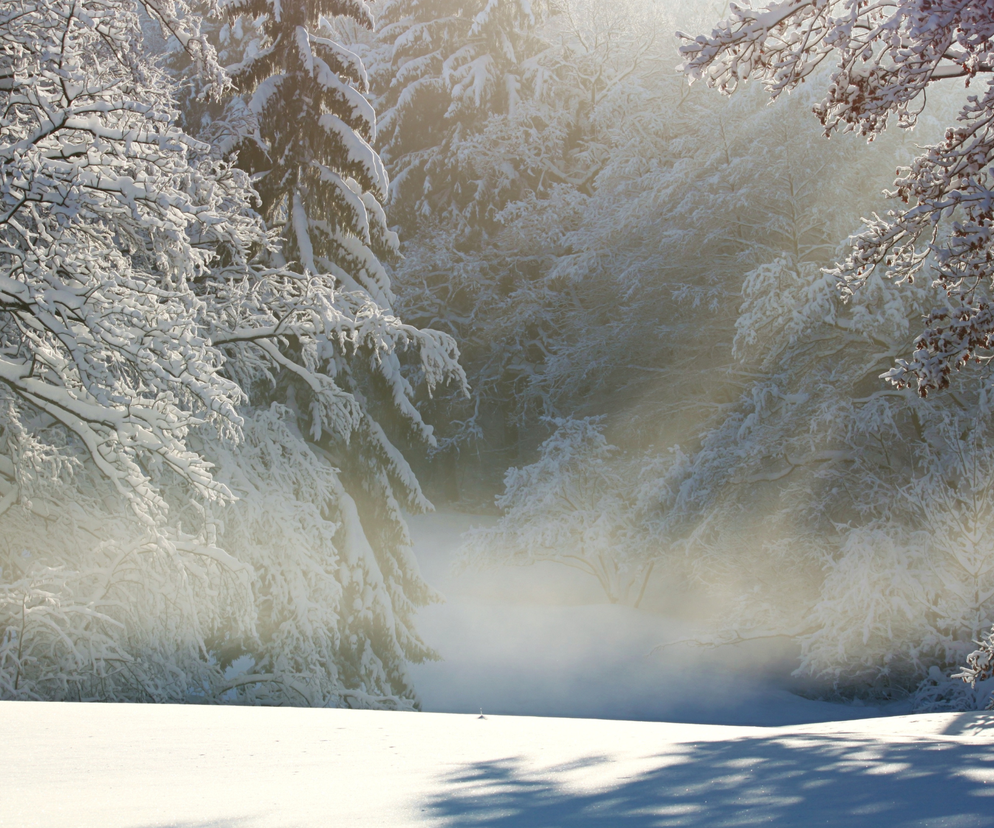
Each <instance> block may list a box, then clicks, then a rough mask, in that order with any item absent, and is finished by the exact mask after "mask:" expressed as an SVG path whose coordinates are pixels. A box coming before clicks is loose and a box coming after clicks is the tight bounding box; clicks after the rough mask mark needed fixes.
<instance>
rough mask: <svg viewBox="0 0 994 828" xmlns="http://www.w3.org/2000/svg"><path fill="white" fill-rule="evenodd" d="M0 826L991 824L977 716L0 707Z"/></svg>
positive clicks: (988, 776) (987, 752) (985, 740)
mask: <svg viewBox="0 0 994 828" xmlns="http://www.w3.org/2000/svg"><path fill="white" fill-rule="evenodd" d="M0 729H2V732H3V748H4V757H5V769H4V774H3V781H2V782H0V825H2V826H4V828H49V826H66V828H167V827H168V828H180V827H181V826H182V828H208V827H210V828H234V826H239V828H256V826H258V828H284V827H285V828H291V827H292V828H328V826H336V827H338V826H341V827H342V828H345V827H346V826H371V827H372V826H390V827H391V828H397V827H401V826H464V825H479V826H508V828H511V827H512V826H513V828H529V826H535V828H539V826H541V828H548V826H560V825H562V826H566V825H569V826H604V828H617V827H618V826H622V827H623V828H642V827H643V826H645V828H648V827H649V826H700V828H719V826H746V825H755V824H772V825H777V826H785V827H786V826H804V828H810V826H823V825H824V826H846V827H847V828H863V826H865V827H866V828H880V826H888V828H898V826H920V828H926V827H927V828H937V827H938V826H948V827H949V828H974V826H976V827H977V828H979V827H980V826H990V825H994V751H992V750H991V741H992V738H994V717H992V716H991V715H989V714H983V713H970V714H932V715H928V716H917V717H891V718H887V719H868V720H863V721H859V722H849V723H844V724H840V723H835V724H818V725H805V726H795V727H790V728H782V729H762V728H742V727H727V726H708V725H686V724H682V725H681V724H666V723H661V722H648V723H646V722H625V721H606V720H590V719H586V720H577V719H572V720H571V719H556V718H525V717H494V716H488V717H487V718H486V719H484V720H480V719H478V718H476V717H475V716H473V715H455V714H433V713H421V714H418V713H391V712H380V711H357V710H305V709H287V708H224V707H221V708H218V707H197V706H185V707H184V706H151V705H149V706H141V705H98V704H89V705H80V704H68V703H64V704H57V703H47V704H46V703H39V702H2V703H0Z"/></svg>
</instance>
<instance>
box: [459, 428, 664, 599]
mask: <svg viewBox="0 0 994 828" xmlns="http://www.w3.org/2000/svg"><path fill="white" fill-rule="evenodd" d="M552 425H553V426H554V427H555V432H554V433H553V434H552V436H550V437H549V439H548V440H546V441H545V442H544V443H543V444H542V447H541V450H540V455H539V459H538V460H537V461H536V462H535V463H533V464H531V465H529V466H525V467H523V468H512V469H509V470H508V472H507V474H506V476H505V478H504V483H505V490H504V493H503V494H502V495H500V496H499V497H498V498H497V506H498V507H499V508H500V509H501V511H502V513H503V514H502V516H501V518H500V520H499V521H498V523H497V525H496V526H494V527H493V528H489V529H478V530H476V531H475V532H473V533H472V534H471V535H470V536H469V540H468V542H467V544H466V546H465V547H464V550H463V556H464V557H463V560H464V562H465V564H466V565H469V566H479V567H487V566H501V565H504V566H507V565H515V566H527V565H528V564H533V563H535V562H537V561H555V562H558V563H563V564H566V565H567V566H571V567H574V568H576V569H579V570H581V571H582V572H586V573H587V574H589V575H592V576H593V577H594V578H596V579H597V580H598V582H599V583H600V585H601V587H602V588H603V589H604V594H605V595H606V596H607V598H608V600H609V601H610V602H611V603H612V604H617V603H620V604H627V605H629V606H634V607H638V606H639V604H640V603H641V601H642V597H643V596H644V595H645V588H646V585H647V583H648V580H649V577H650V576H651V575H652V570H653V567H654V566H655V564H656V562H657V559H658V557H659V555H658V548H656V549H657V551H656V552H655V553H654V545H653V541H652V538H651V536H649V535H648V534H647V533H646V532H645V525H646V524H645V520H644V516H643V515H640V514H639V509H640V506H641V505H642V504H640V502H639V497H638V488H637V486H632V485H625V482H629V483H630V480H629V481H625V480H624V478H625V477H626V476H627V475H630V474H631V473H632V472H633V471H634V472H635V473H636V474H638V461H632V460H631V459H628V458H622V457H621V456H620V452H619V450H618V449H617V447H616V446H612V445H609V444H608V442H607V440H606V439H605V438H604V435H603V423H602V422H599V421H598V420H596V419H590V418H587V419H583V420H555V421H553V422H552ZM640 459H641V458H640ZM626 473H627V475H626Z"/></svg>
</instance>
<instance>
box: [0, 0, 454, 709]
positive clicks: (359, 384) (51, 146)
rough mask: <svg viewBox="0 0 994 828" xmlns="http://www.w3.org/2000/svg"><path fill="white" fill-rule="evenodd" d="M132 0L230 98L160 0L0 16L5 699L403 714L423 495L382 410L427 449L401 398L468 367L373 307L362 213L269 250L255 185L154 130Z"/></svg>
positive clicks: (31, 8) (213, 155)
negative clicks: (411, 530) (409, 521)
mask: <svg viewBox="0 0 994 828" xmlns="http://www.w3.org/2000/svg"><path fill="white" fill-rule="evenodd" d="M142 9H144V12H145V13H147V14H149V15H151V16H152V17H153V18H155V17H158V18H159V19H160V22H161V23H162V24H164V26H165V30H166V32H167V33H170V34H172V35H176V37H177V38H178V39H179V40H180V43H181V44H182V45H183V46H184V48H185V49H186V50H187V53H188V54H190V55H191V57H192V58H193V59H194V61H195V62H196V63H197V65H198V69H199V71H200V72H201V73H202V75H204V76H206V78H207V81H208V83H209V84H214V85H215V87H217V86H219V85H220V86H223V84H224V77H225V76H224V73H223V72H221V71H220V70H219V69H218V68H217V63H216V61H215V60H214V59H213V53H212V51H211V49H210V47H209V46H208V45H207V44H206V42H205V41H204V40H203V38H201V37H200V35H199V34H198V33H197V31H196V30H195V29H194V28H192V23H193V21H195V20H196V18H195V16H194V15H192V14H191V13H190V12H189V9H188V8H187V7H186V6H183V5H182V4H176V3H158V2H148V3H145V4H143V5H142V6H139V4H138V3H136V2H131V0H76V2H69V0H66V2H64V3H62V2H55V3H50V2H45V3H37V2H30V0H22V1H21V0H19V2H18V3H17V4H15V5H12V6H10V7H5V8H4V10H3V13H2V15H0V54H2V61H3V62H2V67H3V70H2V72H0V74H3V83H2V86H0V97H2V98H3V101H4V108H3V113H4V114H3V119H2V120H0V196H2V198H3V211H4V213H3V221H2V224H0V233H2V234H3V235H2V245H3V246H2V248H0V266H2V268H3V269H2V271H0V279H2V280H4V281H3V282H2V283H0V299H2V301H0V326H2V327H0V354H2V356H0V365H3V364H6V366H7V368H6V369H4V370H5V374H6V376H5V377H4V383H3V386H2V389H3V390H2V392H0V441H2V443H0V446H2V453H0V498H2V501H0V522H2V527H3V533H2V536H3V540H4V545H3V548H2V549H0V555H2V560H0V566H2V576H0V582H2V589H0V607H2V609H0V612H2V622H0V626H2V629H3V633H2V634H0V671H2V676H0V692H2V693H3V694H4V695H6V696H14V697H27V698H102V699H132V700H156V701H161V700H182V699H185V698H188V697H191V696H192V697H201V698H208V699H218V698H235V699H239V698H240V699H244V700H255V701H259V702H265V703H294V704H299V703H308V704H342V705H353V706H370V705H375V706H384V705H386V706H403V707H410V706H413V705H415V704H416V696H415V695H414V692H413V689H412V688H411V686H410V682H409V680H408V678H407V674H406V669H405V661H406V660H407V659H414V660H417V659H420V658H424V657H425V656H427V655H429V654H430V651H429V650H428V649H427V648H426V647H425V645H424V644H423V643H422V642H421V641H420V639H419V638H418V637H417V634H416V633H415V632H414V631H413V628H412V626H411V617H412V615H413V611H414V607H415V606H417V605H419V604H421V603H424V602H426V601H428V600H431V598H432V597H433V594H432V593H431V591H430V589H429V588H428V587H427V586H426V585H425V584H424V583H423V582H422V581H421V579H420V576H419V575H418V574H417V567H416V563H415V562H414V560H413V556H412V555H411V551H410V539H409V537H408V536H407V533H406V529H405V527H404V524H403V522H402V519H401V517H400V508H401V504H404V505H407V506H408V508H419V507H426V506H427V504H426V502H425V501H424V499H423V497H422V496H421V494H420V490H419V489H418V486H417V482H416V480H414V478H413V476H412V475H411V473H410V470H409V468H408V467H407V464H406V463H405V461H404V460H403V457H402V456H401V455H400V454H399V452H397V451H396V449H394V447H393V446H392V444H391V443H390V441H389V440H388V439H387V437H386V434H385V432H384V430H383V428H382V427H381V426H380V424H379V422H378V421H377V419H376V418H375V415H376V413H377V412H378V411H381V410H383V409H384V408H386V407H389V408H391V409H393V410H399V411H400V412H401V416H402V417H403V418H404V420H405V421H406V422H408V423H411V424H413V428H414V429H415V430H418V431H420V433H421V434H422V435H424V436H430V429H429V428H428V426H426V425H425V424H424V422H423V421H422V420H421V418H420V415H419V414H418V412H417V410H416V409H415V408H414V405H413V399H414V396H415V394H416V393H417V389H418V388H425V387H427V388H429V389H430V388H431V387H432V386H433V385H434V384H436V383H444V382H447V381H449V380H454V381H455V382H456V383H459V382H460V381H461V377H462V374H461V371H460V369H459V368H458V365H457V364H456V362H455V356H454V345H453V343H452V342H451V340H450V339H449V338H447V337H445V336H443V335H439V334H435V333H433V332H431V331H427V332H426V331H419V330H417V329H415V328H413V327H411V326H408V325H405V324H404V323H403V322H401V321H400V320H399V319H397V318H396V316H394V315H393V314H392V313H391V312H390V308H389V306H388V305H386V304H384V303H383V300H384V298H388V296H389V285H388V283H386V282H385V280H384V275H383V271H382V268H380V267H379V266H378V263H377V262H376V260H375V257H374V256H373V255H372V253H371V252H370V251H369V246H370V245H374V244H375V243H376V241H375V240H376V239H379V238H380V236H377V235H376V233H377V232H378V231H377V230H374V229H368V230H367V232H366V234H365V235H362V233H361V230H362V225H361V222H359V221H358V220H356V221H355V222H353V223H352V224H348V223H347V222H345V223H343V222H341V221H338V219H339V217H338V215H337V214H336V213H329V214H328V215H327V216H325V217H324V218H323V219H322V220H315V221H314V222H312V223H308V222H306V221H304V220H303V219H302V218H301V220H300V221H298V222H297V226H298V227H299V228H302V230H300V232H297V235H295V236H292V238H294V239H295V243H296V244H297V245H298V247H299V246H300V245H301V239H305V237H306V238H311V239H312V240H313V239H315V238H316V239H317V240H318V241H316V242H314V241H312V248H311V249H312V250H314V251H316V252H314V255H313V256H312V261H309V262H308V263H306V266H305V268H301V269H298V268H294V267H289V266H287V265H286V263H285V262H286V259H287V258H292V256H285V255H283V253H282V252H281V250H280V247H279V245H278V242H279V241H280V239H279V238H278V237H275V236H273V235H272V234H271V233H270V231H268V230H267V229H266V227H265V225H264V224H263V222H262V221H261V219H260V217H259V215H258V214H257V213H256V212H255V211H254V209H253V205H254V204H255V202H256V194H255V193H254V191H253V190H252V188H251V187H250V185H249V180H248V177H247V176H246V175H245V174H244V173H242V172H241V171H239V170H237V169H235V168H233V167H231V166H230V165H229V164H227V163H226V162H225V161H224V160H222V156H223V154H224V149H225V148H224V147H220V148H217V149H215V150H212V148H211V147H209V146H207V145H206V144H203V143H200V142H198V141H196V140H194V139H192V138H190V137H189V136H187V135H186V134H184V133H183V132H182V131H181V130H180V129H179V128H178V127H177V126H176V121H177V115H178V113H177V112H176V110H175V107H174V103H173V98H172V95H173V93H174V86H173V84H172V82H171V81H170V79H169V78H168V76H166V75H164V74H163V73H162V72H160V71H159V70H158V69H157V68H156V67H155V65H154V63H152V62H151V61H150V59H149V57H148V55H147V53H146V51H145V42H144V40H143V36H142V35H143V31H142V27H143V23H144V22H147V21H146V20H143V18H142V13H141V10H142ZM295 42H297V43H298V45H301V44H304V45H306V42H309V41H302V40H300V39H299V38H298V39H297V40H296V41H295ZM328 48H329V49H330V50H331V52H332V53H335V52H334V49H332V48H331V47H328ZM335 54H337V53H335ZM319 68H320V66H319ZM356 71H359V70H358V69H356ZM343 94H345V95H346V96H347V93H343ZM356 94H358V93H356ZM349 100H352V98H350V99H349ZM356 106H358V107H359V108H360V109H362V110H363V112H365V111H366V110H365V109H364V108H363V107H362V105H361V104H359V103H356ZM329 117H330V118H334V117H337V116H329ZM327 124H328V125H330V126H329V129H331V132H332V133H334V132H335V124H334V121H332V120H328V121H327ZM261 134H262V133H261V132H260V135H261ZM341 134H342V135H343V136H345V137H344V138H342V139H341V140H342V141H343V142H344V143H346V144H348V147H347V149H349V150H350V151H351V150H354V151H355V153H358V155H357V156H356V158H353V161H354V162H355V165H358V166H362V165H363V164H366V165H368V166H369V169H373V170H375V169H376V168H377V166H376V165H377V162H376V157H375V153H373V152H372V151H371V150H369V149H368V146H367V145H365V144H363V143H362V142H361V141H360V140H359V139H356V140H355V141H350V140H349V135H350V133H349V132H348V130H344V131H342V133H341ZM353 137H354V136H353ZM363 147H366V149H365V150H363V149H362V148H363ZM349 157H351V156H349ZM356 159H357V160H356ZM358 166H357V168H356V170H355V174H356V175H359V176H360V178H361V177H362V174H363V172H362V171H361V170H359V169H358ZM364 170H365V172H366V173H368V170H366V169H365V168H364ZM329 175H330V172H329ZM304 178H306V176H301V179H304ZM290 180H291V183H293V182H294V181H296V180H297V179H293V177H292V176H290ZM338 183H339V184H340V185H341V186H339V190H340V191H342V192H344V191H346V190H347V191H349V192H352V193H353V194H354V195H355V198H353V199H352V200H351V201H348V199H349V197H348V196H347V195H342V198H343V199H345V200H346V201H348V203H349V204H350V205H351V207H352V209H353V212H352V213H347V212H346V214H345V215H346V217H347V219H348V220H349V221H351V218H349V217H350V216H351V217H354V216H366V217H367V221H368V222H369V224H370V225H375V226H376V227H382V226H383V222H382V211H381V210H380V211H379V212H377V211H378V210H379V205H378V204H377V203H376V202H375V199H370V198H369V197H368V194H366V193H364V192H358V193H357V191H356V190H353V189H350V186H352V185H356V186H358V185H357V184H356V181H355V180H354V179H346V178H344V177H342V176H340V181H339V182H338ZM331 185H332V186H338V185H336V184H335V182H334V181H332V182H331ZM384 186H385V184H384ZM343 188H344V189H343ZM360 189H361V188H360ZM367 201H368V202H369V204H368V206H367ZM282 204H283V207H282V209H283V210H284V213H283V215H284V218H285V217H286V215H290V216H291V222H290V223H291V224H293V222H292V217H293V215H294V214H293V201H292V198H291V199H284V200H283V202H282ZM269 207H270V208H271V210H272V213H271V215H272V216H273V217H275V218H278V217H279V215H280V209H281V208H280V207H279V206H276V207H273V205H269ZM369 216H373V218H372V219H369V218H368V217H369ZM297 217H298V218H300V214H299V212H298V214H297ZM377 221H379V222H380V224H376V222H377ZM336 222H338V223H336ZM276 223H277V225H279V222H278V221H277V222H276ZM312 225H313V226H316V227H317V230H316V231H313V226H312ZM283 226H285V224H284V225H283ZM308 227H311V230H312V231H313V232H311V233H310V235H309V236H306V235H305V233H304V232H303V230H307V228H308ZM342 227H344V228H345V229H344V230H343V229H342ZM357 230H358V231H360V235H361V238H357V237H356V236H355V232H356V231H357ZM295 232H296V231H295ZM350 233H352V234H353V235H350ZM322 234H323V235H322ZM384 235H385V234H384ZM322 244H323V245H324V246H323V247H322ZM336 245H337V247H336ZM305 247H306V246H305ZM342 250H345V251H346V253H347V255H346V253H342ZM335 256H338V257H339V258H338V261H339V262H346V263H351V264H352V265H355V267H354V268H353V270H352V271H351V272H350V273H346V272H345V271H344V270H342V265H341V264H339V265H334V264H333V263H331V261H330V260H331V259H332V258H333V257H335ZM350 256H351V258H350ZM318 262H321V263H322V265H323V266H324V267H325V268H326V269H325V270H323V271H317V270H313V269H311V268H312V267H313V266H314V265H315V264H317V263H318ZM356 262H359V264H356ZM360 265H361V266H360ZM332 267H337V268H338V270H337V271H336V273H338V274H339V275H335V274H330V273H329V272H328V270H329V269H331V268H332ZM363 268H365V269H363ZM277 400H282V404H281V403H280V402H278V401H277ZM377 406H380V407H379V408H378V407H377ZM301 425H303V426H304V427H305V429H307V430H308V432H309V434H310V439H309V440H307V439H305V438H304V437H303V434H302V432H301ZM322 437H323V438H324V439H322ZM343 481H344V482H343ZM395 493H396V496H395ZM232 498H234V500H233V502H232ZM398 498H399V499H398ZM280 530H282V531H280ZM371 542H372V544H376V546H377V548H376V550H374V548H373V545H371ZM241 655H250V656H251V657H252V659H253V660H254V664H253V666H252V672H251V674H250V675H249V676H244V675H242V676H230V675H226V669H227V668H228V667H229V666H230V663H231V662H232V661H234V660H236V659H237V658H238V657H239V656H241Z"/></svg>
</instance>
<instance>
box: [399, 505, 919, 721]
mask: <svg viewBox="0 0 994 828" xmlns="http://www.w3.org/2000/svg"><path fill="white" fill-rule="evenodd" d="M487 520H492V519H488V518H484V517H479V516H473V515H463V514H454V513H444V512H441V513H436V514H430V515H422V516H417V517H413V518H410V524H411V531H412V534H413V536H414V541H415V553H416V554H417V557H418V562H419V564H420V565H421V570H422V573H423V574H424V576H425V577H426V579H427V580H428V581H429V583H431V584H432V585H433V586H435V587H436V588H438V589H440V590H441V592H442V593H443V594H444V595H445V598H446V600H445V603H442V604H437V605H433V606H431V607H427V608H425V609H423V610H422V611H421V612H420V613H419V615H418V617H417V621H416V623H417V626H418V630H419V631H420V632H421V633H422V635H423V636H424V638H425V640H426V641H427V642H428V643H429V644H431V645H432V646H433V647H435V648H436V649H437V650H438V651H439V654H440V655H441V656H442V659H443V660H442V661H439V662H433V663H428V664H423V665H418V666H415V667H414V668H413V669H412V673H413V677H414V684H415V687H416V688H417V689H418V692H419V693H420V695H421V698H422V701H423V704H424V709H425V710H428V711H434V712H440V713H470V712H479V710H480V708H482V709H483V711H484V712H485V713H486V712H492V713H500V714H509V715H525V716H565V717H585V718H608V719H639V720H649V721H670V722H673V721H682V722H699V723H708V724H735V725H786V724H801V723H805V722H819V721H831V720H839V719H851V718H860V717H865V716H873V715H879V712H878V711H877V710H876V709H874V708H867V707H853V706H850V705H840V704H829V703H826V702H819V701H812V700H809V699H804V698H801V697H799V696H797V695H795V694H793V693H791V692H789V690H788V689H787V688H789V687H791V686H793V683H792V681H791V680H790V675H789V674H790V670H791V668H792V666H793V665H792V663H791V661H790V660H789V658H788V656H789V655H790V650H789V648H788V647H787V645H786V644H785V643H784V642H780V643H779V644H770V643H760V642H755V643H752V644H750V645H749V646H738V647H723V648H721V649H719V650H710V651H708V650H703V649H702V648H699V647H693V646H686V645H682V646H675V647H668V648H665V649H662V650H657V651H656V652H653V650H654V649H655V648H657V647H658V645H660V644H663V643H665V642H672V641H677V640H681V639H685V638H687V637H688V636H691V635H692V634H693V629H694V628H693V626H692V624H690V623H689V622H688V621H687V620H686V616H687V612H686V608H684V613H683V614H682V616H681V617H665V616H662V615H658V614H655V613H650V612H644V611H638V610H633V609H630V608H628V607H620V606H612V605H611V604H608V603H606V599H605V598H604V594H603V592H602V591H601V589H600V586H599V585H598V584H597V582H596V581H595V580H594V579H593V578H591V577H590V576H589V575H586V574H584V573H582V572H579V571H577V570H574V569H570V568H569V567H566V566H563V565H560V564H554V563H541V564H537V565H534V566H529V567H520V568H518V567H510V568H504V569H494V570H487V571H463V572H458V571H456V572H454V571H453V569H452V563H453V561H454V560H455V558H456V555H457V550H458V547H459V546H460V543H461V541H460V536H461V534H462V533H463V532H465V531H466V530H467V529H469V528H471V527H472V526H478V525H481V524H483V523H485V522H486V521H487ZM664 577H665V574H663V575H661V576H657V579H656V581H655V582H654V583H653V586H654V588H655V589H656V590H657V591H660V590H665V583H663V579H664ZM894 712H906V711H904V710H901V709H900V708H898V709H897V710H896V711H894Z"/></svg>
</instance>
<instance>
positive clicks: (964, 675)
mask: <svg viewBox="0 0 994 828" xmlns="http://www.w3.org/2000/svg"><path fill="white" fill-rule="evenodd" d="M977 644H978V645H979V646H978V647H977V649H976V650H974V651H973V652H972V653H970V655H968V656H967V657H966V666H965V667H963V668H962V669H961V670H960V671H959V672H958V673H956V674H955V675H954V676H953V678H958V679H962V680H963V681H964V682H966V683H968V684H969V685H970V689H971V690H973V691H974V694H975V695H976V701H977V702H981V703H982V702H986V704H983V707H984V709H985V710H994V627H991V629H990V630H989V631H988V632H987V633H985V634H984V635H983V636H982V637H981V639H980V640H979V641H978V642H977ZM980 706H981V704H977V705H976V707H978V708H979V707H980Z"/></svg>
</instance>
